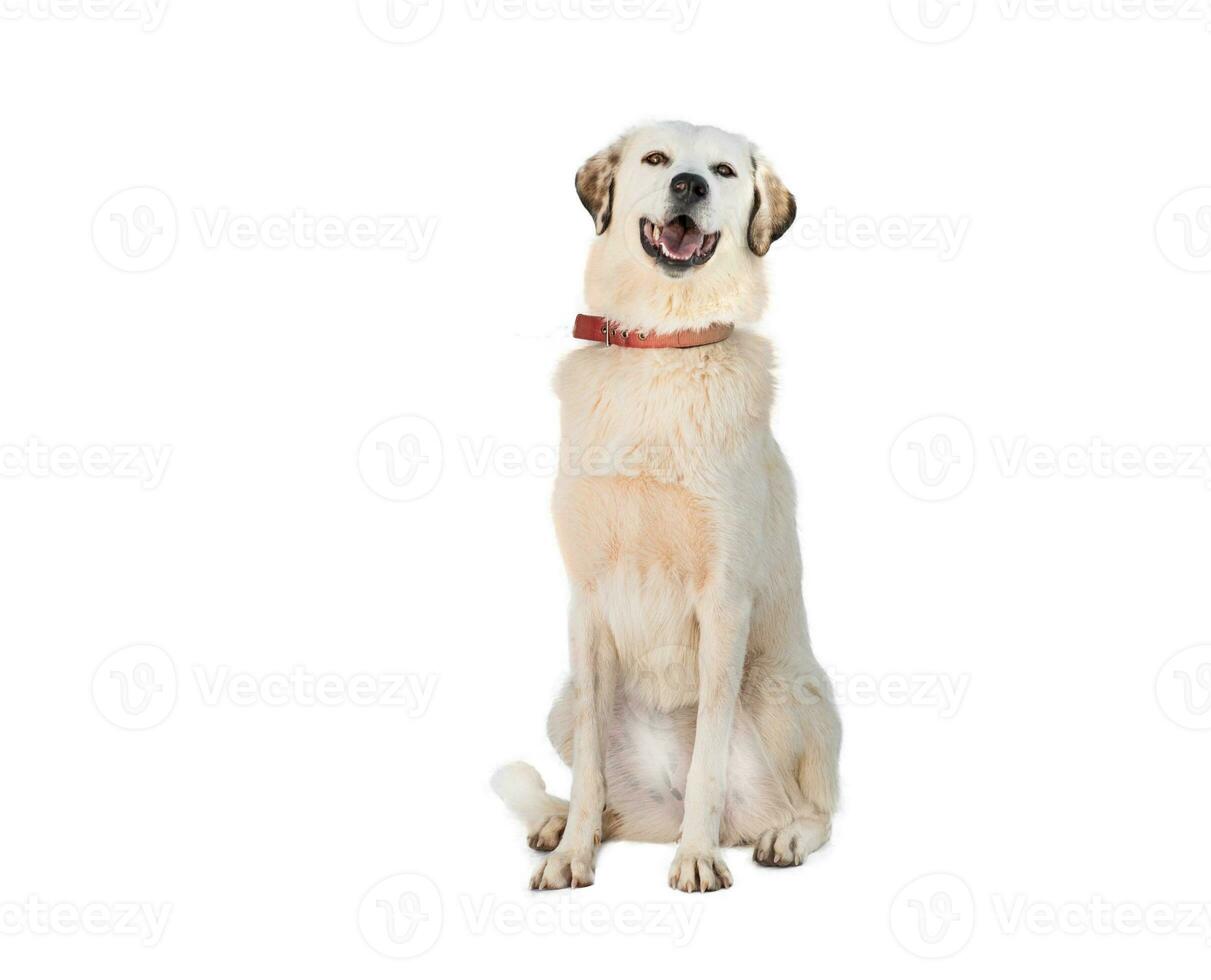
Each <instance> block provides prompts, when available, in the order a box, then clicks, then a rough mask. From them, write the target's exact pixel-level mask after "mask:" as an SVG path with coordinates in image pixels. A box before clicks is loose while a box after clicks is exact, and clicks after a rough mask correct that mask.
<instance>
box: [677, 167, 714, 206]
mask: <svg viewBox="0 0 1211 980" xmlns="http://www.w3.org/2000/svg"><path fill="white" fill-rule="evenodd" d="M669 189H670V190H671V191H672V192H673V200H675V201H677V202H679V203H680V204H697V203H698V202H699V201H701V200H702V199H703V198H704V197H706V195H707V193H708V192H709V191H710V187H709V186H708V185H707V182H706V178H705V177H699V176H698V175H697V174H691V173H684V174H678V175H677V176H676V177H674V178H673V182H672V183H671V184H670V185H669Z"/></svg>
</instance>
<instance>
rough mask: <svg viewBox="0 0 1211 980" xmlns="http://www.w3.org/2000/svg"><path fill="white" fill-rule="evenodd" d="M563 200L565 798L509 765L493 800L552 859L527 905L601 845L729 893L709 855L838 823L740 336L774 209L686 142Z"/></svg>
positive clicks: (677, 131) (759, 378)
mask: <svg viewBox="0 0 1211 980" xmlns="http://www.w3.org/2000/svg"><path fill="white" fill-rule="evenodd" d="M576 189H577V191H578V193H579V195H580V199H581V201H582V202H583V203H584V205H585V207H586V208H587V209H588V210H589V212H590V214H592V216H593V220H594V222H595V224H596V230H597V235H598V237H597V239H596V240H595V242H594V244H593V248H592V251H591V253H590V255H589V262H588V269H587V272H586V276H585V283H586V294H587V299H588V303H589V306H590V308H591V310H592V312H593V313H594V314H598V316H596V317H579V318H578V321H577V330H576V335H577V336H579V337H582V338H584V339H589V338H592V339H593V340H595V341H596V343H595V344H594V345H593V346H592V347H586V348H584V349H582V350H578V351H576V352H575V353H573V354H571V355H569V356H568V357H567V358H566V359H565V360H564V362H563V364H562V365H561V367H560V369H559V372H558V375H557V377H556V381H555V387H556V391H557V393H558V394H559V397H560V399H561V402H562V427H563V434H562V443H561V450H560V456H561V468H560V476H559V478H558V480H557V482H556V487H555V498H554V513H555V523H556V526H557V530H558V534H559V540H560V546H561V549H562V551H563V557H564V561H565V564H566V565H567V570H568V575H569V578H570V580H571V589H572V601H571V613H570V617H571V624H570V645H571V662H572V675H571V678H570V680H569V682H568V684H567V686H566V688H565V690H564V691H563V693H562V694H561V696H560V697H559V699H558V700H557V701H556V703H555V706H554V708H553V709H552V710H551V715H550V718H549V720H548V731H549V734H550V737H551V741H552V742H553V744H554V745H555V748H556V749H557V750H558V752H559V754H560V755H561V757H562V758H563V759H564V760H565V761H566V762H567V763H568V764H569V765H570V766H571V768H572V792H571V801H570V802H565V801H564V800H561V799H557V798H556V797H553V796H550V795H548V794H547V792H546V789H545V786H544V784H543V782H542V779H541V778H540V777H539V775H538V773H537V772H535V771H534V769H533V768H531V767H530V766H527V765H525V764H523V763H514V764H513V765H510V766H507V767H505V768H504V769H502V770H501V771H500V772H499V773H497V775H496V776H495V778H494V779H493V785H494V787H495V788H496V790H497V792H498V793H499V794H500V795H501V796H502V797H503V798H504V800H505V801H506V803H508V804H509V806H510V807H511V808H512V809H513V810H515V811H516V812H517V813H518V814H519V815H520V816H521V817H522V819H524V820H525V822H526V824H527V829H528V831H529V834H530V844H531V846H533V847H535V848H536V849H538V850H542V851H550V852H551V853H550V854H549V855H548V856H547V858H546V860H545V861H544V862H543V864H542V866H541V867H539V869H538V870H537V872H535V874H534V877H533V879H532V880H531V887H534V888H566V887H569V886H570V887H573V888H576V887H578V886H584V885H589V884H592V882H593V873H594V866H595V861H596V855H597V849H598V846H599V845H600V843H601V841H602V840H603V839H608V838H615V839H625V840H641V841H670V842H671V841H678V842H679V843H678V846H677V852H676V855H675V857H674V858H673V864H672V868H671V869H670V872H669V884H671V885H672V886H673V887H674V888H679V889H681V890H683V891H714V890H716V889H719V888H727V887H728V886H730V885H731V883H732V876H731V873H730V872H729V871H728V868H727V865H726V864H725V863H724V861H723V857H722V855H721V851H720V848H721V847H728V846H735V845H741V844H746V845H754V847H755V850H754V857H755V859H756V860H757V861H758V862H759V863H761V864H765V865H772V866H775V867H788V866H793V865H798V864H801V863H802V862H803V859H804V857H806V856H807V855H808V854H810V853H811V852H812V851H814V850H815V849H816V848H818V847H820V846H821V845H822V844H823V843H824V842H825V841H826V840H827V839H828V836H829V830H830V824H831V818H832V814H833V811H834V810H835V808H836V806H837V757H838V751H839V747H840V740H841V727H840V722H839V719H838V717H837V712H836V709H835V707H834V705H833V701H832V690H831V685H830V684H829V682H828V679H827V677H826V676H825V675H824V673H823V672H822V671H821V669H820V667H819V665H818V664H817V663H816V660H815V658H814V657H813V655H812V652H811V647H810V644H809V641H808V633H807V619H806V615H805V613H804V606H803V598H802V591H801V578H802V568H801V563H800V559H799V546H798V541H797V537H796V531H795V497H794V487H793V484H792V480H791V474H790V471H789V470H788V468H787V466H786V462H785V460H784V459H783V457H782V453H781V451H780V450H779V448H778V445H777V443H776V442H775V441H774V438H773V435H772V434H771V432H770V426H769V414H770V405H771V402H772V397H773V390H774V383H773V378H772V375H771V370H770V368H771V361H772V355H771V350H770V345H769V343H768V342H767V341H766V340H765V339H763V338H762V337H759V336H757V335H756V334H755V333H752V332H751V328H753V327H754V326H755V325H756V323H757V322H758V320H759V319H760V317H761V314H762V311H763V308H764V306H765V298H766V288H765V277H764V271H763V268H762V256H764V255H765V254H766V252H767V251H768V250H769V247H770V245H771V243H773V242H774V241H775V240H776V239H778V238H779V237H780V236H781V235H782V234H783V233H784V232H785V231H786V230H787V228H788V227H789V226H790V224H791V222H792V221H793V220H794V217H795V201H794V198H793V197H792V196H791V194H790V192H789V191H788V190H787V189H786V187H785V186H783V184H782V182H781V181H780V180H779V179H778V177H777V176H775V174H774V172H773V171H772V170H771V169H770V167H769V164H768V163H767V162H766V161H765V159H764V158H763V157H762V156H761V155H760V154H759V153H758V152H757V151H756V150H755V149H754V148H753V146H752V145H751V144H750V143H749V142H748V141H747V140H745V139H743V138H742V137H739V136H734V135H732V134H730V133H725V132H722V131H721V130H718V129H713V128H708V127H699V126H691V125H689V124H686V123H664V124H660V125H653V126H645V127H641V128H639V129H636V130H633V131H632V132H630V133H628V134H626V135H625V136H623V137H622V138H621V139H619V140H618V141H617V142H615V143H614V144H613V145H612V146H610V147H608V148H607V149H605V150H603V151H601V152H600V153H598V154H596V155H595V156H593V157H592V158H590V159H589V161H588V162H587V163H586V164H585V165H584V166H583V167H582V168H581V169H580V171H579V172H578V173H577V175H576Z"/></svg>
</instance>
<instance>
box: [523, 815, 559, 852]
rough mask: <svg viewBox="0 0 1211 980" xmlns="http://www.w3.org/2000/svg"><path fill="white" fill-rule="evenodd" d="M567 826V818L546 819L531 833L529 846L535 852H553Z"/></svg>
mask: <svg viewBox="0 0 1211 980" xmlns="http://www.w3.org/2000/svg"><path fill="white" fill-rule="evenodd" d="M567 825H568V818H567V817H548V818H547V819H546V821H545V822H544V823H543V824H542V825H541V826H540V827H539V828H538V829H537V830H536V831H534V833H532V834H531V835H530V836H529V838H527V839H528V841H529V844H530V846H531V847H532V848H534V850H536V851H553V850H555V848H557V847H558V846H559V842H560V841H561V840H562V839H563V829H564V827H566V826H567Z"/></svg>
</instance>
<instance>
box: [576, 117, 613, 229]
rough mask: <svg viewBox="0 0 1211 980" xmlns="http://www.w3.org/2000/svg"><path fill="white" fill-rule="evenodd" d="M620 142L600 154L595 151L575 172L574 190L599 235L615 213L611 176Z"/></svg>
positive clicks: (608, 225) (607, 226) (608, 224)
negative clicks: (591, 218)
mask: <svg viewBox="0 0 1211 980" xmlns="http://www.w3.org/2000/svg"><path fill="white" fill-rule="evenodd" d="M623 142H624V140H621V139H620V140H618V141H616V142H615V143H613V144H611V145H610V146H607V147H606V148H605V149H604V150H602V151H601V152H600V153H594V154H593V155H592V156H591V157H589V159H587V160H586V161H585V163H584V166H583V167H581V168H580V169H579V170H577V171H576V193H577V195H578V196H579V197H580V203H581V204H583V205H584V207H585V210H586V211H588V212H589V214H591V215H592V216H593V226H594V227H595V228H596V229H597V234H599V235H601V234H604V233H605V230H606V229H607V228H609V227H610V218H611V216H612V215H613V213H614V178H615V176H616V175H617V174H618V165H619V164H620V163H621V162H622V145H623Z"/></svg>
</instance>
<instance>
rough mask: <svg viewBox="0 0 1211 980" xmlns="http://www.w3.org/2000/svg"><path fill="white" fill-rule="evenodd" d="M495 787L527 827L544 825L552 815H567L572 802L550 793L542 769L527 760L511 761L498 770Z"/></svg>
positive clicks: (495, 776)
mask: <svg viewBox="0 0 1211 980" xmlns="http://www.w3.org/2000/svg"><path fill="white" fill-rule="evenodd" d="M492 788H493V789H494V790H496V795H497V796H499V797H500V798H501V799H502V800H504V801H505V806H507V807H508V808H509V809H510V810H512V811H513V813H514V814H515V815H516V816H518V817H519V818H521V820H522V821H523V822H524V823H525V825H526V827H527V828H530V829H531V830H533V829H534V828H536V827H541V826H542V825H543V823H545V822H546V821H547V820H548V819H550V818H551V817H566V816H567V815H568V801H567V800H561V799H560V798H559V797H558V796H552V795H551V794H550V793H548V792H547V784H546V783H544V782H543V781H542V776H540V775H538V770H537V769H535V768H534V767H533V766H531V765H529V764H528V763H525V762H510V763H509V764H508V765H507V766H503V767H502V768H500V769H498V770H497V771H496V775H494V776H493V777H492Z"/></svg>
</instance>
